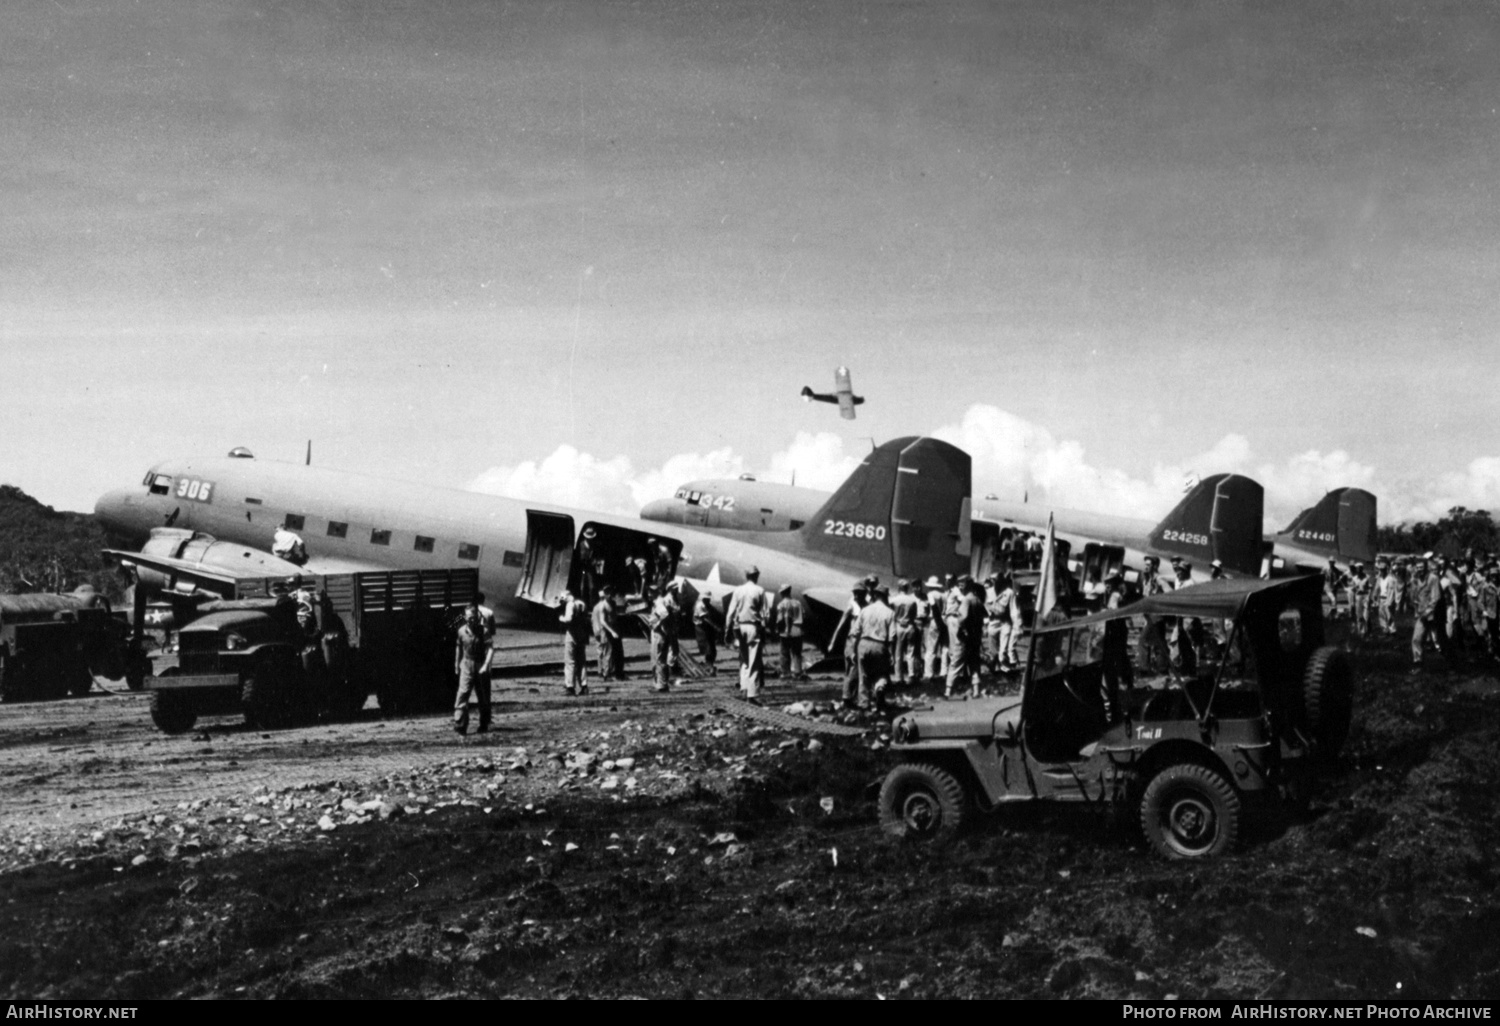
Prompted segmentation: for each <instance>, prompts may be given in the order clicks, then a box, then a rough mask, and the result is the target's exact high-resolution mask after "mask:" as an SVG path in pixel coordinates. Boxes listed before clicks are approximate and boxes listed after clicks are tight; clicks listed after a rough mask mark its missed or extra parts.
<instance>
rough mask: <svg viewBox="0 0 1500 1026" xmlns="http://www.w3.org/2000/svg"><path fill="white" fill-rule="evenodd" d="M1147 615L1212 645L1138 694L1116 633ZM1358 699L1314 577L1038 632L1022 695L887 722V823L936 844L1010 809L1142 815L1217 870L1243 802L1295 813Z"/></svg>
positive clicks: (1179, 855)
mask: <svg viewBox="0 0 1500 1026" xmlns="http://www.w3.org/2000/svg"><path fill="white" fill-rule="evenodd" d="M1143 616H1149V617H1154V618H1156V621H1155V622H1156V623H1158V624H1161V623H1167V624H1170V625H1171V626H1172V627H1173V628H1175V629H1178V630H1181V631H1183V632H1184V635H1183V637H1184V638H1188V637H1192V636H1194V634H1197V636H1199V637H1200V638H1208V639H1210V640H1208V641H1202V642H1201V643H1200V645H1199V646H1198V649H1197V651H1196V653H1195V656H1196V657H1195V658H1192V659H1188V658H1186V657H1185V656H1184V658H1183V659H1181V660H1178V661H1177V662H1176V664H1175V665H1173V666H1171V667H1170V669H1169V672H1167V673H1164V674H1163V675H1162V676H1160V677H1158V678H1155V679H1150V678H1142V679H1136V680H1135V681H1134V684H1133V685H1132V684H1131V683H1130V681H1129V680H1128V679H1127V676H1126V674H1127V671H1125V670H1123V669H1122V663H1123V664H1124V665H1125V666H1128V665H1129V650H1128V649H1126V648H1125V647H1124V645H1125V641H1124V637H1125V627H1126V624H1125V623H1124V622H1122V621H1126V620H1127V618H1131V617H1143ZM1147 622H1150V621H1147ZM1203 624H1207V625H1209V628H1208V629H1206V630H1205V629H1203V628H1202V626H1201V625H1203ZM1122 653H1123V656H1122ZM1133 675H1134V674H1131V676H1133ZM1353 683H1354V678H1353V671H1352V667H1351V664H1350V662H1349V659H1348V656H1347V655H1346V654H1345V653H1344V652H1343V651H1342V650H1341V649H1338V648H1333V647H1330V646H1327V645H1325V644H1324V634H1323V609H1322V578H1320V577H1317V576H1309V577H1295V578H1289V579H1281V580H1218V581H1209V582H1206V583H1203V584H1198V585H1194V586H1193V587H1190V588H1184V589H1182V590H1181V591H1176V592H1169V593H1167V594H1165V595H1156V596H1151V597H1149V598H1145V599H1142V600H1140V601H1138V602H1135V603H1133V604H1131V605H1129V606H1126V607H1124V608H1122V609H1117V610H1109V611H1106V612H1102V613H1096V614H1094V615H1092V616H1086V617H1083V618H1081V619H1076V620H1071V621H1064V622H1062V623H1057V624H1051V625H1048V626H1045V627H1041V628H1039V629H1037V630H1034V631H1033V632H1031V635H1030V644H1029V651H1028V654H1027V660H1026V669H1025V675H1024V677H1023V684H1022V689H1021V693H1020V695H1018V696H1010V697H1003V698H988V699H978V700H973V701H967V702H944V703H940V704H938V705H935V706H932V707H924V708H918V709H914V710H912V711H911V712H908V713H906V714H904V715H902V716H900V717H898V718H897V719H896V720H895V721H894V723H893V724H892V745H891V748H892V750H893V751H895V752H897V753H899V754H900V756H901V758H902V762H901V764H900V765H898V766H897V767H896V768H895V769H893V770H891V772H890V773H889V774H888V775H887V777H886V779H885V782H884V784H883V786H882V788H881V792H880V819H881V825H882V827H883V828H884V829H885V831H886V832H887V833H889V834H892V835H894V836H897V837H903V838H917V839H921V838H936V837H944V836H951V835H952V834H953V833H954V832H956V831H957V830H958V829H959V828H960V827H962V826H963V825H964V823H965V820H966V819H967V818H969V817H970V816H971V814H972V813H974V812H975V811H983V810H992V809H995V808H998V807H999V806H1001V805H1004V804H1007V803H1011V802H1022V801H1036V800H1050V801H1059V802H1087V803H1091V804H1094V805H1111V806H1113V807H1115V808H1117V809H1118V808H1121V807H1122V806H1123V808H1124V809H1127V810H1129V809H1133V810H1136V811H1137V812H1138V814H1139V817H1140V825H1141V828H1142V830H1143V831H1144V833H1145V836H1146V839H1147V841H1148V842H1149V843H1150V845H1151V847H1152V848H1154V849H1155V850H1156V851H1157V852H1159V853H1160V854H1162V855H1164V856H1166V857H1167V858H1172V859H1192V858H1204V857H1211V856H1215V855H1219V854H1222V853H1224V852H1227V851H1230V850H1231V849H1233V847H1234V846H1235V844H1236V842H1237V840H1238V837H1239V833H1240V826H1241V818H1242V816H1243V814H1244V808H1245V805H1246V804H1247V802H1249V801H1252V800H1257V799H1267V800H1276V799H1286V800H1291V801H1293V802H1299V801H1302V800H1305V797H1306V795H1307V794H1308V793H1309V786H1310V782H1311V779H1312V777H1313V775H1314V774H1315V772H1316V771H1317V769H1318V767H1319V766H1320V765H1325V764H1326V763H1327V762H1329V761H1331V760H1332V759H1334V758H1336V757H1337V755H1338V752H1339V750H1340V748H1341V747H1342V745H1343V743H1344V740H1345V738H1346V737H1347V734H1348V731H1349V721H1350V715H1351V711H1352V702H1353Z"/></svg>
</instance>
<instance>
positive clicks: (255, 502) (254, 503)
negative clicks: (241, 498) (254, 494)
mask: <svg viewBox="0 0 1500 1026" xmlns="http://www.w3.org/2000/svg"><path fill="white" fill-rule="evenodd" d="M260 504H261V501H260V500H259V499H252V498H250V496H248V495H247V496H245V505H247V506H259V505H260Z"/></svg>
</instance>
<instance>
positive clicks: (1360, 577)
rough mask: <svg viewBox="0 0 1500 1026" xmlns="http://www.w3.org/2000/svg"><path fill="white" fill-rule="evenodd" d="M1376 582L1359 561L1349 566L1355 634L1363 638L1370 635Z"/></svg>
mask: <svg viewBox="0 0 1500 1026" xmlns="http://www.w3.org/2000/svg"><path fill="white" fill-rule="evenodd" d="M1374 586H1375V582H1374V581H1372V580H1371V579H1370V576H1369V574H1367V573H1365V565H1364V563H1362V562H1360V561H1359V560H1357V559H1356V560H1354V561H1353V562H1352V563H1350V564H1349V607H1350V611H1351V613H1352V615H1353V616H1354V633H1355V634H1357V635H1360V636H1361V637H1365V636H1368V635H1369V633H1370V593H1371V592H1372V591H1373V590H1374Z"/></svg>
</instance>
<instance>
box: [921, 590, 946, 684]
mask: <svg viewBox="0 0 1500 1026" xmlns="http://www.w3.org/2000/svg"><path fill="white" fill-rule="evenodd" d="M918 613H919V622H920V624H921V627H922V675H923V676H924V677H925V678H926V679H927V680H937V679H938V678H940V677H946V676H947V675H948V662H947V655H948V644H947V638H946V635H945V634H944V624H943V588H942V585H941V584H939V583H938V579H937V575H936V574H934V575H933V576H931V577H929V578H927V580H926V581H924V582H922V605H921V607H920V608H919V609H918Z"/></svg>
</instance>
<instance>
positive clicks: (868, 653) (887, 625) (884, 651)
mask: <svg viewBox="0 0 1500 1026" xmlns="http://www.w3.org/2000/svg"><path fill="white" fill-rule="evenodd" d="M885 598H886V590H885V589H884V588H881V587H878V586H877V587H875V588H872V589H871V591H870V601H869V602H867V603H866V604H865V607H864V608H863V609H861V610H860V611H859V685H860V687H859V704H860V705H861V706H866V707H867V706H870V705H871V704H873V705H874V706H875V707H876V708H877V709H878V708H882V707H884V705H885V689H886V686H887V685H888V684H890V682H891V642H892V641H893V640H894V639H895V633H896V613H895V611H894V610H893V609H891V607H890V606H889V605H887V604H886V601H885ZM848 697H849V696H848V695H847V694H846V695H845V701H846V703H847V701H848Z"/></svg>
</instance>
